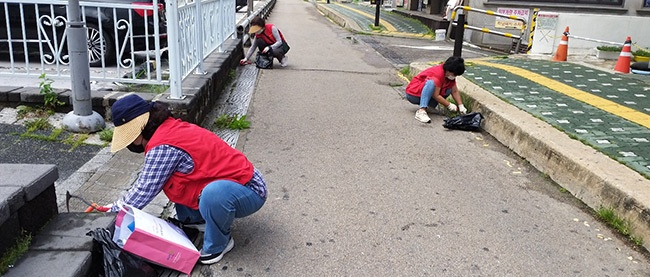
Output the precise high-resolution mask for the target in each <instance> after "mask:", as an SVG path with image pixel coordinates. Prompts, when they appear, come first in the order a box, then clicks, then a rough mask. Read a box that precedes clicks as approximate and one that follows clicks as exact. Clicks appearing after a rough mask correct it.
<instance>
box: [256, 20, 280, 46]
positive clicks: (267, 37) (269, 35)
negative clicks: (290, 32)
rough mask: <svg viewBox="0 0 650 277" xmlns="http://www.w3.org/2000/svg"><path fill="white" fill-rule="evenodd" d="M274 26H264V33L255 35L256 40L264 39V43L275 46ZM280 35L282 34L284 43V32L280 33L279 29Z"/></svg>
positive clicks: (268, 24) (269, 24)
mask: <svg viewBox="0 0 650 277" xmlns="http://www.w3.org/2000/svg"><path fill="white" fill-rule="evenodd" d="M272 29H273V24H271V23H267V24H266V25H264V32H262V33H261V34H255V37H256V38H259V39H262V40H263V41H264V42H266V44H267V45H271V44H274V43H275V42H276V40H275V37H274V36H273V31H272ZM278 33H279V34H280V38H281V39H282V41H286V40H284V36H283V35H282V32H280V29H278Z"/></svg>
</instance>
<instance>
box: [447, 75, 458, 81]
mask: <svg viewBox="0 0 650 277" xmlns="http://www.w3.org/2000/svg"><path fill="white" fill-rule="evenodd" d="M447 79H449V80H452V81H453V80H456V76H447Z"/></svg>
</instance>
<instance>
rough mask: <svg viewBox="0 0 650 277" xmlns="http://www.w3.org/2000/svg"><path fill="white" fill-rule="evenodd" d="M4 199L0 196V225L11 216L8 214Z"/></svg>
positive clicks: (7, 205)
mask: <svg viewBox="0 0 650 277" xmlns="http://www.w3.org/2000/svg"><path fill="white" fill-rule="evenodd" d="M4 199H5V198H4V197H1V196H0V225H2V224H3V223H5V221H7V219H9V216H11V212H9V204H7V200H4Z"/></svg>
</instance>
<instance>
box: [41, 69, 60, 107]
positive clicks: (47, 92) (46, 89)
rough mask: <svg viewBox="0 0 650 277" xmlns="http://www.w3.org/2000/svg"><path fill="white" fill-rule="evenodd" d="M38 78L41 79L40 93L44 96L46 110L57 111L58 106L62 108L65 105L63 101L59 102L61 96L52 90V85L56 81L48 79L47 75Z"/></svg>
mask: <svg viewBox="0 0 650 277" xmlns="http://www.w3.org/2000/svg"><path fill="white" fill-rule="evenodd" d="M38 78H39V79H41V82H40V84H39V85H38V87H39V88H40V92H39V93H40V94H42V95H43V97H44V99H45V100H44V101H45V103H44V105H45V107H46V108H49V109H55V108H56V107H57V106H62V105H63V104H65V103H63V101H59V95H58V94H57V93H56V92H55V91H54V89H53V88H52V83H54V80H52V79H50V78H48V77H46V76H45V73H43V74H41V76H39V77H38Z"/></svg>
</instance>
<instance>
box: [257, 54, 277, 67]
mask: <svg viewBox="0 0 650 277" xmlns="http://www.w3.org/2000/svg"><path fill="white" fill-rule="evenodd" d="M255 66H257V68H262V69H271V68H273V53H271V51H268V52H266V53H262V52H257V58H255Z"/></svg>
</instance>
